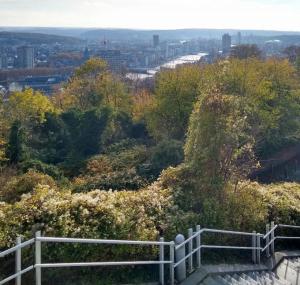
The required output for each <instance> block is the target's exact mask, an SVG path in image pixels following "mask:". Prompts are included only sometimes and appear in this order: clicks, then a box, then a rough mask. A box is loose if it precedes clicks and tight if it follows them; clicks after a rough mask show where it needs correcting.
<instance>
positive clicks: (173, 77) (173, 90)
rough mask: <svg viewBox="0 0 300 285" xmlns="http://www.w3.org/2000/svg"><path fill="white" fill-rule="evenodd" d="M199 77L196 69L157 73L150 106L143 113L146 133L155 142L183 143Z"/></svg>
mask: <svg viewBox="0 0 300 285" xmlns="http://www.w3.org/2000/svg"><path fill="white" fill-rule="evenodd" d="M201 74H202V72H201V68H200V67H199V66H196V65H195V66H184V67H178V68H176V69H175V70H166V71H162V72H160V73H159V75H158V77H157V78H156V89H155V94H154V102H153V103H152V104H151V105H150V106H149V108H148V111H147V113H148V114H147V125H148V129H149V130H150V133H151V134H152V135H153V136H154V137H155V138H156V139H158V140H161V139H163V138H166V139H169V138H172V139H178V140H183V138H184V136H185V133H186V130H187V126H188V121H189V116H190V114H191V112H192V110H193V104H194V102H195V100H196V98H197V95H198V83H199V81H200V78H201Z"/></svg>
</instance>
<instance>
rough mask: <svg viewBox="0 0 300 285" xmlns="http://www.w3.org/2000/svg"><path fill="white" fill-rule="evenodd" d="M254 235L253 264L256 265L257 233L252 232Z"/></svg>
mask: <svg viewBox="0 0 300 285" xmlns="http://www.w3.org/2000/svg"><path fill="white" fill-rule="evenodd" d="M252 233H253V235H252V247H253V249H252V261H253V263H254V264H256V254H257V253H256V251H257V250H256V249H255V247H256V231H253V232H252Z"/></svg>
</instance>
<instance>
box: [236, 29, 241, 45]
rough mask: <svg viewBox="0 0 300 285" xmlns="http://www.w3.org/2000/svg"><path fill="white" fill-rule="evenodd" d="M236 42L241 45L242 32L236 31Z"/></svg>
mask: <svg viewBox="0 0 300 285" xmlns="http://www.w3.org/2000/svg"><path fill="white" fill-rule="evenodd" d="M237 44H238V45H241V44H242V33H241V32H238V34H237Z"/></svg>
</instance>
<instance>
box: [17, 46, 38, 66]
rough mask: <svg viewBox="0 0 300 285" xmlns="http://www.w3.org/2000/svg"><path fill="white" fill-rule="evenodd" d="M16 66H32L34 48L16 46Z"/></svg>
mask: <svg viewBox="0 0 300 285" xmlns="http://www.w3.org/2000/svg"><path fill="white" fill-rule="evenodd" d="M17 56H18V59H17V67H18V68H28V69H30V68H34V48H33V47H29V46H22V47H18V48H17Z"/></svg>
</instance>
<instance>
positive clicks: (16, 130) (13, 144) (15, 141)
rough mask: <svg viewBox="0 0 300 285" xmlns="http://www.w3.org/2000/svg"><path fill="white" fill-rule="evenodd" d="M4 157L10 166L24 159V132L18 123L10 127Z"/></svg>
mask: <svg viewBox="0 0 300 285" xmlns="http://www.w3.org/2000/svg"><path fill="white" fill-rule="evenodd" d="M6 157H7V158H8V160H9V162H10V163H11V164H17V163H19V162H22V161H23V160H24V159H25V158H26V146H25V131H24V129H23V128H22V126H21V123H20V122H19V121H15V122H14V123H13V124H12V126H11V130H10V135H9V140H8V144H7V149H6Z"/></svg>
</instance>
